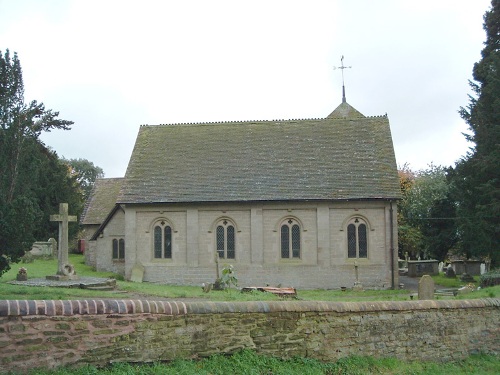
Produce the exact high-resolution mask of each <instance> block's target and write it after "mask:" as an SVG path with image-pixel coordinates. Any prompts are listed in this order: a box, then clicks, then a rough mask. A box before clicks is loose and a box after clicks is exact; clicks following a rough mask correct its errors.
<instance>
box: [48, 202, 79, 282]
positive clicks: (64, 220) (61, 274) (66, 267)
mask: <svg viewBox="0 0 500 375" xmlns="http://www.w3.org/2000/svg"><path fill="white" fill-rule="evenodd" d="M50 221H57V222H59V248H58V251H57V274H56V275H52V276H46V279H48V280H60V281H62V280H76V279H78V276H77V275H76V273H75V267H73V265H71V264H69V261H68V223H69V222H72V221H76V216H70V215H68V204H67V203H60V204H59V214H56V215H50Z"/></svg>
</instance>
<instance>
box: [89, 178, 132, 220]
mask: <svg viewBox="0 0 500 375" xmlns="http://www.w3.org/2000/svg"><path fill="white" fill-rule="evenodd" d="M122 182H123V178H98V179H96V181H95V183H94V187H93V189H92V192H91V194H90V197H89V199H88V200H87V202H86V204H85V208H84V211H83V214H82V218H81V220H80V223H81V224H83V225H100V224H102V223H103V222H104V220H105V219H106V217H107V216H108V214H109V212H110V211H111V210H112V209H113V207H114V205H115V203H116V198H117V197H118V193H119V192H120V187H121V185H122Z"/></svg>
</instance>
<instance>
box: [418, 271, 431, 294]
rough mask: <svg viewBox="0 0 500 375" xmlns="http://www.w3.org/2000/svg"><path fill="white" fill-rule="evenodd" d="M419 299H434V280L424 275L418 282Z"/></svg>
mask: <svg viewBox="0 0 500 375" xmlns="http://www.w3.org/2000/svg"><path fill="white" fill-rule="evenodd" d="M418 299H434V280H433V279H432V277H430V276H429V275H424V276H422V277H421V278H420V281H419V282H418Z"/></svg>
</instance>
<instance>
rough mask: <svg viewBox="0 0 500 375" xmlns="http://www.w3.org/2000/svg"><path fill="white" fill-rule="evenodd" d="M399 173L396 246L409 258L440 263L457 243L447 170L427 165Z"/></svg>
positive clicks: (453, 207) (453, 205) (453, 208)
mask: <svg viewBox="0 0 500 375" xmlns="http://www.w3.org/2000/svg"><path fill="white" fill-rule="evenodd" d="M399 173H400V181H401V186H402V195H403V199H402V201H401V204H400V215H399V216H398V219H399V222H398V225H399V226H400V231H399V236H401V237H402V239H401V240H400V246H401V245H402V246H403V248H405V250H404V251H405V252H408V253H409V254H410V255H411V256H412V257H416V256H423V257H424V258H427V257H429V256H430V257H434V258H437V259H439V260H444V258H445V257H446V255H447V253H448V252H449V251H450V250H452V249H453V248H454V246H455V244H456V241H457V240H456V232H457V230H456V227H455V222H454V218H455V204H454V202H453V201H452V200H451V198H450V194H449V191H450V185H449V183H448V180H447V174H448V172H447V170H446V169H445V168H443V167H438V166H434V165H430V166H429V168H428V169H425V170H421V171H418V172H412V171H411V170H409V169H408V168H406V169H403V170H401V171H400V172H399ZM401 242H402V243H401Z"/></svg>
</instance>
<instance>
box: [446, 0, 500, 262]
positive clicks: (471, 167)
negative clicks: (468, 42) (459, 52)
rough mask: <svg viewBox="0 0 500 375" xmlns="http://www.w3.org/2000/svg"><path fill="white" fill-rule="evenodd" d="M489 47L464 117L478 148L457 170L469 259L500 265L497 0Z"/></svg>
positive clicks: (487, 25)
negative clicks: (482, 259) (480, 258)
mask: <svg viewBox="0 0 500 375" xmlns="http://www.w3.org/2000/svg"><path fill="white" fill-rule="evenodd" d="M484 30H485V31H486V42H485V43H484V44H485V47H484V49H483V50H482V52H481V55H482V58H481V60H480V61H479V62H477V63H476V64H475V65H474V69H473V78H474V82H470V86H471V88H472V91H473V93H474V95H475V96H474V97H473V96H470V102H469V105H468V106H467V108H461V109H460V115H461V116H462V118H463V119H464V120H465V121H466V122H467V124H468V125H469V129H470V131H471V134H468V135H466V137H467V139H468V140H469V141H471V142H472V143H473V144H474V147H473V148H472V149H471V151H470V152H469V153H468V154H467V156H466V157H464V158H463V159H462V160H461V161H460V162H459V163H458V164H457V165H456V168H455V174H454V176H453V177H454V178H453V187H454V191H453V193H454V198H455V199H456V200H457V203H458V204H457V213H458V228H459V234H460V246H461V250H462V252H463V253H464V254H466V255H468V256H474V255H475V256H483V257H484V256H489V257H491V260H492V262H493V264H498V263H499V261H500V251H499V249H500V246H499V245H500V241H499V239H500V215H499V214H498V213H499V212H500V168H499V166H500V79H499V72H500V0H492V2H491V10H489V11H487V12H486V14H485V16H484Z"/></svg>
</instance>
